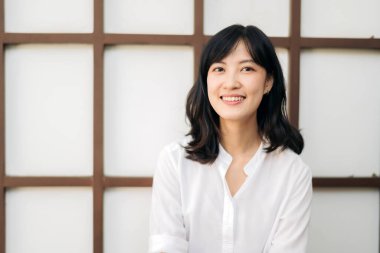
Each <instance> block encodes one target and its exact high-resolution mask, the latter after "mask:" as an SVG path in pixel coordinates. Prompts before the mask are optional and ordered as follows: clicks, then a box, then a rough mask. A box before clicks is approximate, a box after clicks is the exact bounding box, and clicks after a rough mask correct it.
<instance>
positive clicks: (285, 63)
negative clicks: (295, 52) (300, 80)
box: [276, 48, 289, 85]
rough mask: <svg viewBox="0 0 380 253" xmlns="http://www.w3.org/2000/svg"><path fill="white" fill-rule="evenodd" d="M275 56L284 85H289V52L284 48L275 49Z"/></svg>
mask: <svg viewBox="0 0 380 253" xmlns="http://www.w3.org/2000/svg"><path fill="white" fill-rule="evenodd" d="M276 54H277V57H278V60H279V61H280V64H281V68H282V72H283V74H284V78H285V84H286V85H287V84H288V83H289V52H288V50H287V49H285V48H276Z"/></svg>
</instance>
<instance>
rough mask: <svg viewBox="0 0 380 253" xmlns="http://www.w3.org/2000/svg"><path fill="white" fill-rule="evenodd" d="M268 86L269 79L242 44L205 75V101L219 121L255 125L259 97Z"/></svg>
mask: <svg viewBox="0 0 380 253" xmlns="http://www.w3.org/2000/svg"><path fill="white" fill-rule="evenodd" d="M272 85H273V80H272V78H267V74H266V71H265V69H264V68H263V67H261V66H259V65H257V64H256V63H255V62H254V61H253V59H252V57H251V55H250V54H249V52H248V50H247V48H246V46H245V44H244V42H242V41H240V42H239V43H238V44H237V47H236V48H235V49H233V50H232V51H231V53H230V54H229V55H227V56H226V57H225V58H224V59H222V60H221V61H220V62H215V63H213V64H212V65H211V66H210V69H209V70H208V73H207V91H208V98H209V100H210V103H211V106H212V107H213V108H214V110H215V112H216V113H217V114H218V115H219V116H220V120H221V121H223V120H226V121H247V120H254V121H255V122H256V114H257V109H258V107H259V105H260V102H261V100H262V98H263V95H264V93H266V92H268V91H269V90H270V89H271V88H272Z"/></svg>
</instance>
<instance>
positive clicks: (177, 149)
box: [158, 137, 189, 167]
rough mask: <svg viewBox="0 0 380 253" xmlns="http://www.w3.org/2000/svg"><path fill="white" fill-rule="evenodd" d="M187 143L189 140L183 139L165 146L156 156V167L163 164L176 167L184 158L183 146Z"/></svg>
mask: <svg viewBox="0 0 380 253" xmlns="http://www.w3.org/2000/svg"><path fill="white" fill-rule="evenodd" d="M188 141H189V139H188V138H187V137H184V138H182V139H178V140H175V141H173V142H171V143H169V144H166V145H165V146H164V147H163V148H162V150H161V152H160V154H159V156H158V167H160V165H163V164H164V165H166V166H168V165H171V166H174V167H176V165H177V164H178V163H179V162H180V161H181V160H183V159H185V157H186V151H185V146H186V145H187V143H188Z"/></svg>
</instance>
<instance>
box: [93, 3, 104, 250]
mask: <svg viewBox="0 0 380 253" xmlns="http://www.w3.org/2000/svg"><path fill="white" fill-rule="evenodd" d="M94 38H95V39H94V42H93V43H94V44H93V46H94V152H93V155H94V175H93V201H94V204H93V215H94V217H93V225H94V234H93V235H94V237H93V240H94V242H93V245H94V253H103V189H104V187H103V50H104V44H103V1H102V0H94Z"/></svg>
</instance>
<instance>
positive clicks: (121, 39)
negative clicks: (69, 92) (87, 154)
mask: <svg viewBox="0 0 380 253" xmlns="http://www.w3.org/2000/svg"><path fill="white" fill-rule="evenodd" d="M290 2H291V13H290V19H291V20H290V35H289V37H271V38H270V39H271V40H272V42H273V44H274V45H275V46H276V47H282V48H287V49H288V50H289V56H290V59H289V68H290V69H289V73H290V78H289V101H290V102H289V116H290V119H291V122H292V123H293V124H294V125H296V126H298V118H299V77H300V53H301V50H302V49H306V48H345V49H377V50H380V39H374V38H369V39H348V38H339V39H337V38H302V37H301V33H300V30H301V29H300V27H301V0H290ZM103 10H104V6H103V0H94V32H93V33H90V34H66V33H61V34H49V33H41V34H40V33H5V31H4V0H0V253H5V191H6V190H7V188H12V187H25V186H30V187H39V186H40V187H41V186H66V187H70V186H87V187H92V189H93V224H94V231H93V248H94V253H102V252H103V194H104V191H105V189H106V188H109V187H150V186H151V185H152V178H150V177H107V176H105V175H104V170H103V157H104V143H103V125H104V117H103V103H104V98H103V71H104V70H103V69H104V68H103V67H104V66H103V65H104V59H103V54H104V48H105V47H106V46H108V45H117V44H151V45H189V46H192V47H193V49H194V62H195V63H194V64H195V66H194V72H195V73H194V75H196V70H197V69H198V62H199V59H200V54H201V50H202V47H203V45H204V44H205V42H206V41H207V40H208V39H209V37H208V36H205V35H204V34H203V0H194V34H193V35H150V34H143V35H136V34H109V33H104V30H103V27H104V18H103ZM27 43H46V44H49V43H79V44H89V45H92V46H93V53H94V64H93V67H94V105H93V106H94V107H93V110H94V121H93V128H94V143H93V157H94V158H93V159H94V161H93V164H94V167H93V176H92V177H29V176H28V177H15V176H7V175H5V83H4V50H5V47H6V46H7V45H12V44H27ZM313 185H314V187H316V188H318V187H358V188H378V189H380V178H378V177H361V178H356V177H355V178H354V177H350V178H346V177H331V178H325V177H317V178H313Z"/></svg>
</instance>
